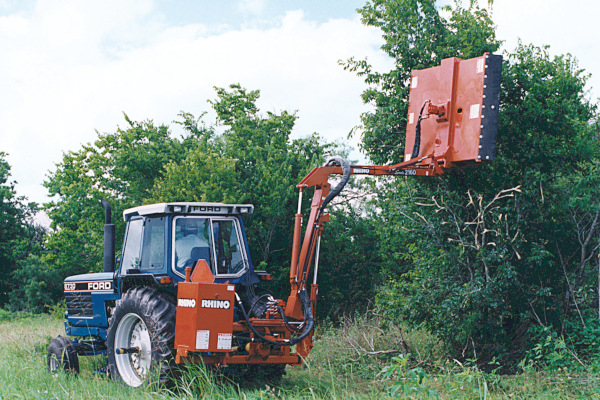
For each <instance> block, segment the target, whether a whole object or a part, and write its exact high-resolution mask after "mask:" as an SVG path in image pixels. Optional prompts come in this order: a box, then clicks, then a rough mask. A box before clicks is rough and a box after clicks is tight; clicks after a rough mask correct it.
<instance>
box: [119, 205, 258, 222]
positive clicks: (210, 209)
mask: <svg viewBox="0 0 600 400" xmlns="http://www.w3.org/2000/svg"><path fill="white" fill-rule="evenodd" d="M253 212H254V206H253V205H252V204H223V203H188V202H181V203H158V204H148V205H146V206H139V207H133V208H128V209H127V210H125V211H123V219H124V220H125V221H127V220H128V219H129V218H130V217H133V216H136V215H156V214H163V215H164V214H184V215H186V214H187V215H194V214H213V215H238V214H252V213H253Z"/></svg>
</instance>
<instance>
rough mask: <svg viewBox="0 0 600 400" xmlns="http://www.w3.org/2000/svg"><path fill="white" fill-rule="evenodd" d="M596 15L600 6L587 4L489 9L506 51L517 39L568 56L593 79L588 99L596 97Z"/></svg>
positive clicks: (516, 1) (530, 2)
mask: <svg viewBox="0 0 600 400" xmlns="http://www.w3.org/2000/svg"><path fill="white" fill-rule="evenodd" d="M599 14H600V2H597V1H590V0H571V1H569V2H564V1H559V0H527V1H522V0H502V1H495V2H494V3H493V6H492V17H493V20H494V22H495V23H496V24H497V26H498V30H497V36H498V38H500V39H504V40H506V43H505V46H504V47H505V48H506V49H507V50H513V49H514V48H515V47H516V45H517V41H518V39H519V38H520V39H521V40H522V41H523V43H525V44H529V43H532V44H534V45H536V46H542V45H550V51H551V54H556V55H558V54H566V53H570V54H572V55H573V56H575V57H576V58H577V59H578V60H579V66H580V67H581V68H584V69H586V70H587V71H588V72H590V73H592V75H593V77H592V80H591V81H590V84H589V86H590V87H593V90H592V92H591V93H590V97H591V98H592V99H596V98H597V97H598V96H600V46H599V45H598V34H597V33H596V32H595V30H594V28H595V27H596V25H597V24H598V22H597V19H598V17H597V16H598V15H599Z"/></svg>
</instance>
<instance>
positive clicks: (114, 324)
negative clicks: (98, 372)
mask: <svg viewBox="0 0 600 400" xmlns="http://www.w3.org/2000/svg"><path fill="white" fill-rule="evenodd" d="M175 311H176V307H175V304H174V303H173V301H172V300H171V299H170V298H168V297H167V296H165V295H163V294H161V293H158V292H157V291H156V290H154V289H151V288H134V289H132V290H129V291H128V292H126V293H125V294H124V295H123V297H122V298H121V300H118V301H117V305H116V307H115V310H114V313H113V315H112V317H111V319H110V322H109V329H108V340H107V349H108V372H109V374H110V375H111V377H112V378H115V379H117V380H121V381H123V382H124V383H125V384H127V385H129V386H133V387H137V386H140V385H142V384H143V383H144V382H146V381H147V379H148V377H149V376H151V375H152V374H153V373H155V374H156V376H157V377H158V378H159V380H160V383H161V384H164V383H166V382H167V381H168V378H169V373H170V369H171V365H172V361H173V360H172V358H173V348H174V341H175Z"/></svg>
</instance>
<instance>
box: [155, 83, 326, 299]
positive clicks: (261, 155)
mask: <svg viewBox="0 0 600 400" xmlns="http://www.w3.org/2000/svg"><path fill="white" fill-rule="evenodd" d="M216 91H217V99H216V100H214V101H211V102H210V103H211V104H212V107H213V108H214V110H215V112H216V114H217V120H216V124H217V125H222V126H224V127H225V131H224V132H223V134H222V135H215V136H214V137H211V138H210V140H206V141H204V142H202V143H200V144H199V145H198V146H197V147H196V148H195V149H194V150H193V151H191V152H190V153H189V154H188V155H187V157H186V158H184V159H183V160H181V161H172V162H170V163H168V164H167V165H166V167H165V173H164V174H163V175H162V177H161V178H160V179H158V180H157V181H156V183H155V185H154V187H153V189H152V191H151V193H152V200H153V201H175V200H178V201H183V200H185V201H214V202H229V203H250V204H254V205H255V211H254V214H252V215H248V216H247V217H245V218H244V224H245V227H246V232H247V237H248V242H249V247H250V252H251V256H252V259H253V260H254V263H255V264H256V265H259V264H261V263H263V266H265V265H269V272H271V273H272V274H273V276H275V278H276V279H275V282H274V288H273V289H274V291H275V293H276V294H278V295H283V294H284V293H285V292H286V289H287V288H288V287H289V285H288V278H287V277H288V276H289V273H288V271H289V260H290V258H291V242H292V233H293V230H292V229H291V227H292V223H293V219H294V214H295V211H296V207H297V205H296V190H295V186H296V184H297V183H298V182H299V181H300V180H301V179H302V177H303V176H304V175H306V174H307V173H308V172H309V171H310V170H311V168H313V167H315V166H316V165H318V164H320V163H322V162H323V159H324V157H325V155H326V154H329V153H330V152H332V151H333V150H335V147H334V146H332V145H329V144H325V143H323V142H322V139H321V138H320V137H319V136H318V135H316V134H314V135H312V136H309V137H306V138H302V139H294V140H292V139H291V138H290V134H291V132H292V128H293V126H294V123H295V120H296V116H295V115H294V114H293V113H288V112H286V111H282V112H281V113H280V114H276V113H272V112H267V114H266V115H261V114H260V110H259V109H258V107H257V106H256V101H257V100H258V98H259V96H260V93H259V92H258V91H248V90H246V89H244V88H242V87H241V86H240V85H231V86H230V87H229V89H224V88H216ZM182 116H183V118H184V120H183V122H182V125H183V126H184V128H185V129H186V131H188V132H189V133H193V132H195V131H197V130H199V129H200V128H199V125H198V124H199V120H198V119H196V118H194V117H193V116H192V115H191V114H182ZM307 204H308V203H307ZM307 204H306V205H307ZM306 205H305V206H304V207H305V208H306Z"/></svg>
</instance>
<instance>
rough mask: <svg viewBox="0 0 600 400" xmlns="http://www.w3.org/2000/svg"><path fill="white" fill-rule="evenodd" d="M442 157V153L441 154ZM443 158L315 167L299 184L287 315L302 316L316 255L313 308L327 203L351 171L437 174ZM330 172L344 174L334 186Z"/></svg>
mask: <svg viewBox="0 0 600 400" xmlns="http://www.w3.org/2000/svg"><path fill="white" fill-rule="evenodd" d="M428 158H429V159H431V161H432V162H431V163H429V164H423V161H424V160H425V159H428ZM440 158H441V157H440ZM440 164H441V163H440V160H439V159H438V158H436V157H434V156H433V155H431V156H429V157H422V158H419V159H413V160H410V161H407V162H403V163H399V164H395V165H350V164H348V162H347V161H346V160H344V159H343V158H341V157H332V158H330V159H329V160H328V161H327V162H326V163H325V165H324V166H322V167H316V168H315V169H313V170H312V171H311V172H310V173H309V174H308V175H307V176H306V177H305V178H304V179H302V181H301V182H300V183H299V184H298V185H297V186H296V187H297V188H298V189H300V194H299V199H298V212H297V213H296V216H295V224H294V241H293V246H292V261H291V268H290V285H291V293H290V296H289V298H288V302H287V307H286V313H285V314H286V316H288V317H292V318H295V319H302V317H303V311H302V308H303V307H302V304H301V301H300V298H299V296H298V294H299V293H300V292H301V291H302V290H303V289H305V288H306V280H307V278H308V274H309V273H310V265H311V264H312V261H313V258H314V257H316V261H315V274H314V281H313V285H312V287H311V296H310V299H311V302H312V305H313V307H312V309H313V312H314V309H315V303H316V295H317V288H318V286H317V270H316V269H317V268H318V257H319V254H318V249H319V247H320V246H319V245H320V241H321V233H322V232H323V226H324V224H325V223H326V222H328V221H329V214H328V213H325V212H324V209H325V207H326V206H327V204H328V203H329V202H330V201H331V200H333V198H335V197H336V196H337V195H338V194H339V193H340V192H341V191H342V189H343V188H344V186H345V185H346V183H347V182H348V179H349V178H350V175H392V176H403V175H412V176H438V175H441V174H442V173H443V168H442V167H441V165H440ZM331 175H342V176H343V177H342V181H341V182H340V183H339V184H338V185H337V186H336V187H335V188H334V189H333V190H331V185H330V184H329V177H330V176H331ZM309 187H314V188H315V192H314V195H313V200H312V203H311V212H310V216H309V218H308V224H307V228H306V232H305V235H304V240H303V241H302V247H300V239H301V238H300V236H301V231H302V213H301V204H302V191H303V189H306V188H309Z"/></svg>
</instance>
